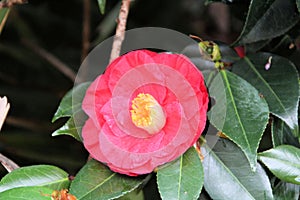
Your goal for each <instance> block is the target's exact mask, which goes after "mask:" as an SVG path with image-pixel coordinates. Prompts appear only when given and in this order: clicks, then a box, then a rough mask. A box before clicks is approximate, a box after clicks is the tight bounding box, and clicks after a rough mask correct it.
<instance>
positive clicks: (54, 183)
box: [0, 165, 70, 194]
mask: <svg viewBox="0 0 300 200" xmlns="http://www.w3.org/2000/svg"><path fill="white" fill-rule="evenodd" d="M69 184H70V181H69V178H68V174H67V173H66V172H65V171H63V170H62V169H59V168H58V167H55V166H51V165H35V166H29V167H22V168H19V169H16V170H14V171H12V172H11V173H9V174H7V175H6V176H4V177H3V178H2V179H1V182H0V194H1V192H3V191H6V190H9V189H12V188H19V187H25V186H43V187H48V188H50V189H52V190H60V189H62V188H68V187H69Z"/></svg>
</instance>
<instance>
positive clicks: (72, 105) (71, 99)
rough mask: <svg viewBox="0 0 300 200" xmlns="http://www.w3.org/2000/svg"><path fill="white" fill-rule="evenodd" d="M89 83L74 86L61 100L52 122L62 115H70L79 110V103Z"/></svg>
mask: <svg viewBox="0 0 300 200" xmlns="http://www.w3.org/2000/svg"><path fill="white" fill-rule="evenodd" d="M90 84H91V83H90V82H86V83H81V84H79V85H77V86H74V88H72V89H71V90H70V91H69V92H67V94H66V95H65V96H64V97H63V99H62V100H61V102H60V104H59V107H58V109H57V111H56V113H55V114H54V116H53V119H52V122H55V121H56V120H57V119H59V118H62V117H71V116H72V115H73V114H74V113H76V112H78V111H80V110H81V103H82V100H83V98H84V95H85V92H86V90H87V88H88V87H89V85H90Z"/></svg>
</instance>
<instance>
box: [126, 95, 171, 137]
mask: <svg viewBox="0 0 300 200" xmlns="http://www.w3.org/2000/svg"><path fill="white" fill-rule="evenodd" d="M130 112H131V120H132V122H133V123H134V125H136V126H137V127H139V128H142V129H144V130H146V131H147V132H148V133H149V134H155V133H157V132H159V131H160V130H161V129H162V128H163V127H164V125H165V123H166V117H165V113H164V111H163V108H162V107H161V106H160V105H159V103H158V102H157V101H156V99H155V98H154V97H153V96H152V95H150V94H144V93H139V94H138V95H137V97H135V98H134V99H133V100H132V106H131V110H130Z"/></svg>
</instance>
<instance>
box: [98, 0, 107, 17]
mask: <svg viewBox="0 0 300 200" xmlns="http://www.w3.org/2000/svg"><path fill="white" fill-rule="evenodd" d="M105 4H106V0H98V5H99V9H100V12H101V14H102V15H103V14H104V13H105Z"/></svg>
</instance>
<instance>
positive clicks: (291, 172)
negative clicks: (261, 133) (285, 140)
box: [258, 145, 300, 184]
mask: <svg viewBox="0 0 300 200" xmlns="http://www.w3.org/2000/svg"><path fill="white" fill-rule="evenodd" d="M258 155H259V156H258V159H259V160H260V161H261V162H263V163H264V164H265V165H266V166H267V167H268V168H269V170H270V171H271V172H272V173H273V174H274V175H275V176H276V177H278V178H279V179H281V180H283V181H286V182H289V183H294V184H300V149H299V148H296V147H294V146H291V145H281V146H278V147H276V148H273V149H270V150H267V151H264V152H261V153H259V154H258Z"/></svg>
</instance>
